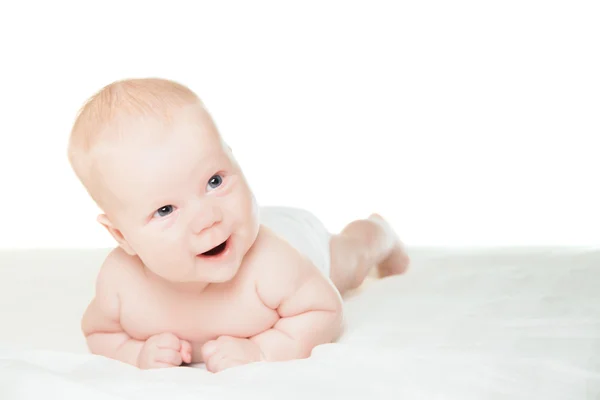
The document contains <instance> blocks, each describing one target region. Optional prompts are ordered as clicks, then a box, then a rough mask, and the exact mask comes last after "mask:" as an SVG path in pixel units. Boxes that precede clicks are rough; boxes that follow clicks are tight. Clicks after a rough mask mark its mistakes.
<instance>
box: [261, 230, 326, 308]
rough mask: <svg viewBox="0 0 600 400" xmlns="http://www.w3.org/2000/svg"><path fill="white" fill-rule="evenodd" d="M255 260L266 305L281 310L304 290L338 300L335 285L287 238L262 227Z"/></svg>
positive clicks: (262, 297) (262, 298)
mask: <svg viewBox="0 0 600 400" xmlns="http://www.w3.org/2000/svg"><path fill="white" fill-rule="evenodd" d="M255 246H256V249H255V254H254V255H253V258H254V259H253V260H252V264H253V266H252V270H253V271H252V273H253V275H254V276H253V278H254V279H255V282H256V290H257V294H258V295H259V297H260V298H261V300H262V301H263V303H264V304H265V305H267V306H268V307H270V308H272V309H278V308H280V307H281V306H282V305H283V304H285V303H286V302H287V301H288V300H289V299H291V298H293V297H294V296H296V295H298V294H299V293H301V292H311V291H312V293H313V295H316V296H317V297H319V296H321V298H322V299H323V298H328V299H329V300H330V301H332V302H334V303H335V302H337V300H338V293H337V292H336V290H335V287H334V285H333V284H332V283H331V282H330V281H329V280H328V279H327V278H326V277H325V276H323V274H322V272H321V271H319V269H318V268H317V267H316V266H315V265H314V264H313V263H312V262H311V261H310V259H309V258H308V257H306V256H304V255H303V254H301V253H300V252H299V251H298V250H297V249H296V248H295V247H293V246H292V245H291V244H289V243H288V242H287V241H286V240H285V239H283V238H281V237H279V236H278V235H277V234H275V233H274V232H273V231H271V230H270V229H268V228H263V227H261V232H260V233H259V237H258V238H257V243H256V245H255Z"/></svg>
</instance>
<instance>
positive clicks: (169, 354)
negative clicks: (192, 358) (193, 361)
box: [154, 349, 181, 365]
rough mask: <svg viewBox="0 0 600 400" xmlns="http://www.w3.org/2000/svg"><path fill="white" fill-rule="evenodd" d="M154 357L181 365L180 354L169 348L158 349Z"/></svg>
mask: <svg viewBox="0 0 600 400" xmlns="http://www.w3.org/2000/svg"><path fill="white" fill-rule="evenodd" d="M154 359H155V360H156V361H157V362H164V363H168V364H171V365H181V354H179V352H177V351H173V350H170V349H158V351H157V352H156V356H155V357H154Z"/></svg>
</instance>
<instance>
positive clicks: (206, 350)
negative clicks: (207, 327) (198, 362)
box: [200, 340, 218, 360]
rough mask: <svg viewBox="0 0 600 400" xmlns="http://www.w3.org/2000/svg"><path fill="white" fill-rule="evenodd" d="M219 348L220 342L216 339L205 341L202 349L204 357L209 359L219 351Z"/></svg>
mask: <svg viewBox="0 0 600 400" xmlns="http://www.w3.org/2000/svg"><path fill="white" fill-rule="evenodd" d="M217 349H218V344H217V341H216V340H209V341H208V342H206V343H204V345H203V346H202V348H201V350H200V351H201V352H202V359H203V360H208V359H209V358H211V357H212V356H213V354H215V353H216V352H217Z"/></svg>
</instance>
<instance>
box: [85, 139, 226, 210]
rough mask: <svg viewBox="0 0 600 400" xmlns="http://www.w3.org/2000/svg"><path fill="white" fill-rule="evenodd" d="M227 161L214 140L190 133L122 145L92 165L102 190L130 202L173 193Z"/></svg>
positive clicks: (221, 148) (223, 152) (218, 143)
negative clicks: (100, 182)
mask: <svg viewBox="0 0 600 400" xmlns="http://www.w3.org/2000/svg"><path fill="white" fill-rule="evenodd" d="M227 161H228V157H227V155H226V154H225V151H224V148H223V145H222V143H221V141H220V140H218V138H216V139H215V138H211V137H207V136H206V135H202V136H199V137H196V136H195V135H193V134H191V133H190V134H174V135H170V134H167V135H165V136H163V137H157V138H148V139H147V140H139V141H130V142H127V143H125V142H123V143H121V144H119V145H116V146H114V147H110V148H107V150H106V151H105V152H104V153H103V154H100V155H99V157H98V159H97V162H96V164H97V166H98V173H99V178H100V180H101V181H103V183H104V185H103V186H105V187H106V188H107V190H109V191H111V192H113V193H114V194H115V195H116V196H117V197H119V198H122V201H130V200H132V199H138V198H140V196H141V198H143V197H144V196H151V195H152V196H154V195H158V194H160V193H161V192H166V191H169V190H177V189H178V188H181V187H183V186H185V185H189V184H190V183H193V182H194V180H195V179H198V177H199V176H201V175H206V174H210V173H211V171H212V169H213V168H218V167H222V166H223V165H224V164H225V163H227ZM213 172H214V171H213ZM135 201H137V200H135Z"/></svg>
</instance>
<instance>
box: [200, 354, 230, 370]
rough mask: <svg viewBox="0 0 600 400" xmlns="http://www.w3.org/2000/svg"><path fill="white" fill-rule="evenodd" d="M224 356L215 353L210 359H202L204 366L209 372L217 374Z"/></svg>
mask: <svg viewBox="0 0 600 400" xmlns="http://www.w3.org/2000/svg"><path fill="white" fill-rule="evenodd" d="M224 357H225V356H224V355H223V353H216V354H214V355H212V356H210V357H207V358H204V364H205V365H206V369H207V370H208V371H209V372H219V371H218V368H219V364H220V363H221V361H222V360H223V358H224Z"/></svg>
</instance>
